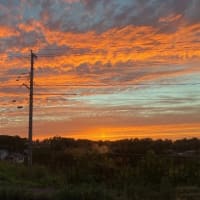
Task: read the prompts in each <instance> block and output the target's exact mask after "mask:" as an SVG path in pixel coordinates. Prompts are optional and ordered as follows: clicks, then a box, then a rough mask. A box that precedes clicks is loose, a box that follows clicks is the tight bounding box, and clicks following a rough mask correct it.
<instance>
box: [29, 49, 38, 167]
mask: <svg viewBox="0 0 200 200" xmlns="http://www.w3.org/2000/svg"><path fill="white" fill-rule="evenodd" d="M36 58H37V56H36V55H35V54H34V53H33V51H32V50H31V70H30V86H29V92H30V93H29V132H28V166H29V167H31V166H32V143H33V142H32V138H33V80H34V60H35V59H36Z"/></svg>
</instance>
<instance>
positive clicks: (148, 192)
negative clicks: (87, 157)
mask: <svg viewBox="0 0 200 200" xmlns="http://www.w3.org/2000/svg"><path fill="white" fill-rule="evenodd" d="M87 170H89V169H87ZM90 170H91V168H90ZM85 172H86V169H79V170H77V171H74V170H72V169H71V170H69V169H67V168H66V171H65V170H64V171H62V172H57V171H52V170H51V169H48V168H47V167H42V166H33V167H32V168H27V167H25V166H23V165H13V164H10V163H5V162H1V163H0V199H2V200H17V199H19V200H26V199H27V200H29V199H30V200H53V199H56V200H66V199H68V200H93V199H95V200H103V199H105V200H151V199H152V200H156V199H158V200H165V199H166V200H170V199H172V200H175V199H183V200H193V199H194V200H197V199H198V200H199V194H200V190H199V189H198V187H194V186H192V187H189V186H184V187H183V186H181V187H176V188H175V187H174V186H173V185H172V184H171V183H170V181H169V180H168V179H167V178H164V179H163V180H162V182H161V184H160V185H158V184H147V183H142V182H140V181H139V180H134V179H133V174H131V169H123V171H121V172H120V173H119V171H118V173H119V174H118V175H116V174H112V175H111V174H110V176H107V177H105V176H104V175H105V172H102V173H101V175H99V173H100V172H99V171H98V172H96V174H95V173H94V171H93V170H92V171H91V173H90V174H89V173H88V174H87V173H85Z"/></svg>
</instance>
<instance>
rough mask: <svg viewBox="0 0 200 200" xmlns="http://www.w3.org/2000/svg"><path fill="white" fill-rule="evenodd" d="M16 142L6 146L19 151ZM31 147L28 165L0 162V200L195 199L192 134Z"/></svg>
mask: <svg viewBox="0 0 200 200" xmlns="http://www.w3.org/2000/svg"><path fill="white" fill-rule="evenodd" d="M9 139H10V138H9ZM11 139H13V138H11ZM16 139H17V141H18V142H17V141H16ZM7 140H8V139H7ZM22 142H23V141H22ZM22 142H21V140H20V139H19V138H14V142H13V141H12V142H10V146H8V147H7V149H9V150H10V151H11V152H12V151H13V152H20V151H21V150H23V149H24V147H23V145H22V144H23V143H22ZM8 143H9V142H8V141H7V142H6V141H3V142H2V145H4V144H8ZM34 147H35V148H34V151H33V163H34V165H33V166H32V167H31V168H28V167H26V166H25V165H22V164H12V163H9V162H0V200H1V199H2V200H17V199H19V200H23V199H24V200H54V199H56V200H66V199H67V200H199V199H200V189H199V188H200V159H199V158H200V156H199V155H200V154H199V152H200V151H199V149H200V141H199V140H197V139H193V140H182V141H177V142H174V143H173V142H171V141H152V140H150V139H146V140H124V141H117V142H98V143H97V142H91V141H82V140H79V141H75V140H72V139H63V138H53V139H50V140H46V141H42V142H40V143H39V142H37V143H35V146H34ZM4 148H5V147H4ZM169 150H170V151H169ZM191 150H192V151H191ZM194 150H195V151H194ZM181 152H183V153H181ZM184 152H189V154H188V153H186V154H184ZM191 153H192V154H191ZM180 155H185V156H180Z"/></svg>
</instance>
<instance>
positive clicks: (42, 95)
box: [0, 0, 200, 140]
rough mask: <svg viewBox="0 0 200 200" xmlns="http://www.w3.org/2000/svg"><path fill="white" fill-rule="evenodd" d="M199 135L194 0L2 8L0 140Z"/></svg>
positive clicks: (30, 0) (31, 3) (10, 3)
mask: <svg viewBox="0 0 200 200" xmlns="http://www.w3.org/2000/svg"><path fill="white" fill-rule="evenodd" d="M31 49H32V50H33V52H34V53H35V54H36V55H37V57H38V58H37V60H35V64H34V122H33V137H34V139H43V138H48V137H53V136H62V137H70V138H71V137H73V138H80V139H91V140H118V139H124V138H147V137H149V138H154V139H157V138H161V139H166V138H168V139H178V138H185V137H187V138H191V137H199V136H200V93H199V92H200V1H199V0H164V1H163V0H123V1H122V0H37V1H35V0H0V134H2V135H20V136H22V137H27V133H28V100H29V96H28V95H29V90H28V88H27V87H26V86H27V85H28V84H29V72H30V50H31Z"/></svg>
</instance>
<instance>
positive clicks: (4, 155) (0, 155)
mask: <svg viewBox="0 0 200 200" xmlns="http://www.w3.org/2000/svg"><path fill="white" fill-rule="evenodd" d="M8 156H9V152H8V151H7V150H3V149H2V150H1V149H0V160H6V158H7V157H8Z"/></svg>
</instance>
